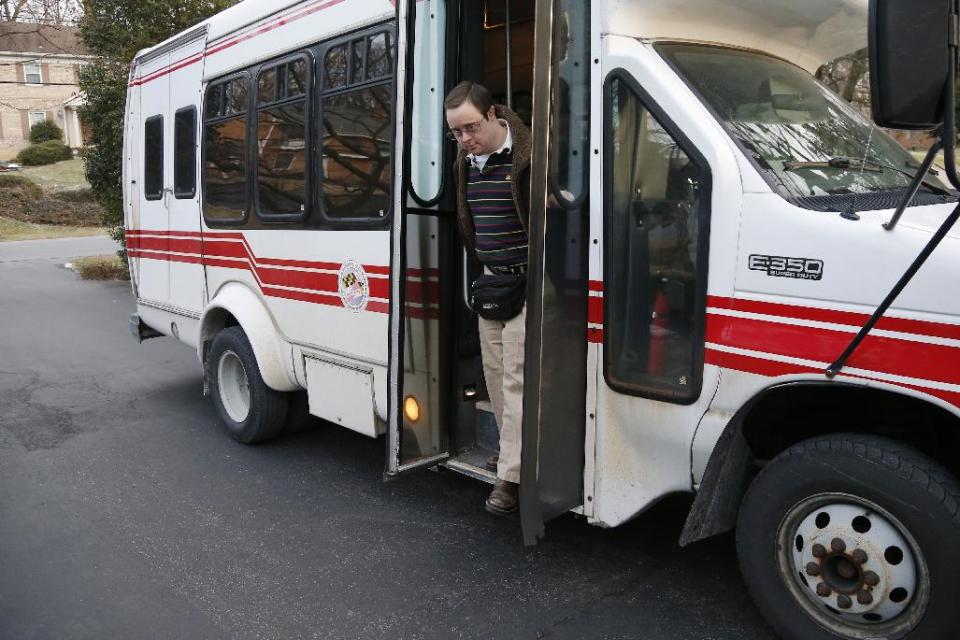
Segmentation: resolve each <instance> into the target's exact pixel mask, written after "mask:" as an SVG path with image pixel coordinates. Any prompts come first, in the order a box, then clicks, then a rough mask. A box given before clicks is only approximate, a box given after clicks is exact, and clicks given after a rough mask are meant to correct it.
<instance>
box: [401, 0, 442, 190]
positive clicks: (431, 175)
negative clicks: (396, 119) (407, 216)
mask: <svg viewBox="0 0 960 640" xmlns="http://www.w3.org/2000/svg"><path fill="white" fill-rule="evenodd" d="M416 11H417V22H416V39H415V40H414V45H413V47H414V52H413V59H414V60H416V61H417V64H416V69H415V71H414V75H413V115H412V122H411V136H410V143H411V148H410V187H411V189H412V191H413V194H414V196H415V197H416V198H417V199H418V200H419V201H420V203H421V204H426V203H429V202H432V201H434V200H436V199H437V196H438V195H439V194H440V183H441V176H442V175H443V171H442V167H441V164H442V162H443V161H442V158H443V134H444V127H443V125H444V122H445V120H444V113H443V97H444V96H443V93H444V91H443V87H444V74H445V72H446V59H447V53H446V23H447V2H446V0H428V1H427V2H421V3H417V4H416Z"/></svg>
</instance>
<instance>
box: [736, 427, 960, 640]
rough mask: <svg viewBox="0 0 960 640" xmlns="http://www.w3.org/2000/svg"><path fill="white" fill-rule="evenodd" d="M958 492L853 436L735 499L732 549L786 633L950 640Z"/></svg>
mask: <svg viewBox="0 0 960 640" xmlns="http://www.w3.org/2000/svg"><path fill="white" fill-rule="evenodd" d="M958 537H960V486H958V484H957V481H956V479H955V478H954V477H953V476H952V475H951V474H950V472H949V471H947V470H946V469H944V468H943V467H942V466H940V465H939V464H938V463H937V462H935V461H933V460H932V459H930V458H928V457H927V456H925V455H923V454H922V453H920V452H919V451H917V450H915V449H913V448H911V447H909V446H906V445H904V444H901V443H898V442H895V441H892V440H887V439H884V438H875V437H870V436H863V435H856V434H841V435H834V436H829V437H823V438H815V439H812V440H807V441H805V442H801V443H800V444H797V445H795V446H793V447H792V448H790V449H788V450H787V451H784V452H783V453H781V454H780V455H779V456H777V457H776V458H774V459H773V460H772V461H771V462H770V463H769V464H768V465H767V466H766V467H765V468H764V469H763V470H762V471H761V472H760V474H759V475H758V476H757V478H756V479H755V480H754V482H753V484H752V485H751V486H750V489H749V490H748V491H747V494H746V496H745V498H744V501H743V504H742V506H741V509H740V516H739V521H738V524H737V553H738V555H739V557H740V566H741V570H742V572H743V576H744V579H745V581H746V583H747V587H748V588H749V590H750V592H751V595H752V596H753V599H754V601H755V602H756V603H757V605H758V607H759V609H760V610H761V612H762V613H763V614H764V615H765V616H766V617H767V618H768V620H770V622H771V624H773V626H774V627H775V628H776V629H777V630H778V631H779V632H780V634H781V635H782V636H783V637H784V638H789V639H794V640H801V639H802V640H836V639H837V638H842V639H844V640H867V639H868V638H889V639H890V640H894V639H899V638H906V637H911V638H925V639H926V638H929V639H930V640H936V639H940V638H943V639H946V638H952V637H955V635H954V634H955V633H956V629H957V628H960V609H958V607H957V602H960V545H956V544H953V542H952V541H955V540H957V539H958Z"/></svg>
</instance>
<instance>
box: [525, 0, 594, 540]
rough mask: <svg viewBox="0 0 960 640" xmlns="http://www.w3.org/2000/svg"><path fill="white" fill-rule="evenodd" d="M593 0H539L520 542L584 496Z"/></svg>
mask: <svg viewBox="0 0 960 640" xmlns="http://www.w3.org/2000/svg"><path fill="white" fill-rule="evenodd" d="M591 4H592V3H591V2H590V0H537V2H536V11H535V17H534V19H535V26H534V41H535V48H534V59H533V126H532V133H533V152H532V158H533V160H532V163H531V194H530V224H529V233H530V263H529V267H528V271H527V277H528V285H527V287H528V288H527V343H526V356H525V357H526V361H525V371H524V401H523V447H522V463H521V464H522V466H521V471H520V515H521V520H522V524H523V536H524V541H525V543H526V544H534V543H535V542H536V541H537V539H538V538H540V537H542V536H543V535H544V523H545V522H546V521H548V520H550V519H552V518H555V517H557V516H559V515H561V514H563V513H566V512H567V511H569V510H570V509H573V508H576V507H578V506H580V505H582V504H583V500H584V490H583V488H584V451H585V439H586V424H587V420H588V416H587V389H588V386H589V385H588V380H587V305H588V300H589V293H588V285H589V280H588V277H589V269H588V248H589V243H590V225H589V208H590V201H591V198H590V189H589V187H590V165H591V163H593V164H596V162H597V160H596V159H595V160H591V158H594V156H595V154H594V153H593V152H592V151H591V149H592V145H591V144H590V143H591V125H590V121H591V118H590V98H591V91H590V86H591V70H592V69H594V68H595V67H598V66H599V65H597V64H595V63H594V60H593V59H592V57H591V56H592V53H591V49H592V47H591V43H592V37H591Z"/></svg>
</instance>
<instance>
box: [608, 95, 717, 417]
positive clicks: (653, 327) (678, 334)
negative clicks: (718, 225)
mask: <svg viewBox="0 0 960 640" xmlns="http://www.w3.org/2000/svg"><path fill="white" fill-rule="evenodd" d="M638 91H639V90H634V87H633V86H632V83H631V82H629V81H628V80H626V79H625V78H624V77H620V76H614V77H613V79H612V80H610V82H609V84H608V98H607V123H606V125H607V131H608V134H607V146H608V150H607V154H608V157H607V176H606V181H607V189H608V195H607V210H606V220H605V227H606V248H607V260H606V263H605V268H604V281H605V287H604V288H605V294H604V295H605V304H606V306H605V310H604V337H605V347H604V374H605V377H606V379H607V383H608V384H609V385H610V386H611V387H612V388H614V389H617V390H618V391H623V392H625V393H632V394H636V395H643V396H646V397H656V398H662V399H666V400H673V401H676V402H692V401H694V400H695V399H696V398H697V397H698V396H699V394H700V380H701V374H702V371H701V369H702V350H703V344H702V338H701V337H699V336H700V332H701V331H702V322H703V321H702V317H703V314H702V304H701V298H702V297H703V296H702V291H701V277H700V276H701V274H702V272H703V271H704V270H705V266H706V265H705V264H703V265H702V264H700V261H701V260H703V259H704V258H703V257H702V255H703V254H702V251H701V249H702V247H701V243H702V242H705V240H706V238H701V228H702V227H701V224H702V221H703V220H704V218H705V216H704V212H703V210H702V207H703V203H702V202H701V193H702V192H705V193H709V189H706V184H707V183H708V181H709V174H708V173H707V172H706V171H705V170H704V169H703V168H702V167H705V166H706V164H705V163H704V162H703V161H702V160H700V159H699V156H697V158H698V159H696V160H695V159H694V158H693V157H692V152H690V151H689V144H687V143H681V142H679V141H678V139H677V136H674V135H671V133H670V131H668V130H667V129H666V128H665V127H664V126H663V124H662V123H661V121H660V120H658V118H656V117H654V116H653V114H651V112H650V111H649V110H648V109H647V108H646V107H645V106H644V103H643V101H642V100H641V98H640V95H639V93H638Z"/></svg>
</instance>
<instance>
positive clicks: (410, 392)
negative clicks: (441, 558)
mask: <svg viewBox="0 0 960 640" xmlns="http://www.w3.org/2000/svg"><path fill="white" fill-rule="evenodd" d="M409 6H410V9H411V10H412V11H414V12H415V15H414V17H413V19H412V21H411V22H412V24H410V25H408V27H410V28H411V30H412V32H413V34H414V36H413V38H414V45H413V52H412V56H411V57H412V61H411V62H412V64H411V67H410V69H411V72H412V75H413V78H412V79H409V80H408V85H407V86H408V87H409V89H410V91H411V93H412V95H411V96H410V103H411V106H412V108H411V112H410V133H409V137H408V138H407V140H408V141H409V142H408V147H409V148H408V153H409V162H410V165H409V176H410V181H409V186H408V193H407V201H406V203H405V204H406V214H405V220H404V222H405V227H406V228H405V230H404V239H403V243H404V251H405V256H404V263H405V264H404V266H403V270H404V272H405V278H404V290H403V298H404V300H405V303H404V317H403V322H402V323H401V326H399V327H397V329H398V330H400V331H401V332H402V333H403V340H402V342H403V343H404V345H403V361H404V362H403V367H402V369H403V372H402V378H403V380H402V387H403V391H402V397H401V398H398V401H399V402H398V412H397V413H398V415H397V416H396V417H397V418H398V419H401V420H402V422H403V427H402V429H401V431H400V433H399V434H397V437H396V438H395V441H394V442H391V449H392V451H391V458H392V461H395V464H394V465H393V466H392V467H391V465H390V464H389V463H388V474H389V473H391V472H394V473H397V472H402V471H403V470H405V469H407V468H413V467H418V466H430V465H432V464H437V463H443V464H445V465H446V466H449V467H452V468H454V469H456V470H457V471H460V472H462V473H465V474H467V475H470V476H472V477H475V478H478V479H481V480H484V481H487V482H490V483H492V482H494V480H495V479H496V468H495V467H493V466H491V465H490V464H488V463H489V462H491V461H492V460H491V459H492V458H494V457H495V456H496V455H497V454H498V448H499V432H498V429H497V425H496V421H495V418H494V416H493V409H492V406H491V405H490V402H489V397H488V394H487V391H486V385H485V380H484V376H483V367H482V360H481V357H480V339H479V332H478V322H477V316H476V314H475V313H473V311H472V310H471V309H470V306H469V287H470V283H471V282H473V281H474V280H475V279H476V278H477V277H479V275H480V273H481V265H480V263H479V262H478V261H477V260H476V258H475V257H474V256H472V255H468V253H467V252H466V251H465V250H464V247H463V243H462V240H461V238H460V234H459V229H458V223H457V214H456V193H455V191H456V189H455V186H454V177H453V161H454V159H455V158H456V153H457V145H456V143H455V142H454V141H452V140H451V139H450V136H449V133H448V131H447V126H446V119H445V111H444V109H443V100H444V98H445V96H446V94H447V92H448V91H449V90H450V89H451V88H452V87H453V86H455V85H456V84H457V83H459V82H460V81H462V80H472V81H475V82H479V83H480V84H483V85H484V86H486V87H487V88H488V89H489V90H490V92H491V93H492V94H493V98H494V102H495V103H496V104H503V105H505V106H507V107H509V108H511V109H513V110H514V111H515V112H516V113H517V115H518V116H519V117H520V119H521V120H522V121H523V122H524V123H525V124H527V125H528V126H529V124H530V123H531V120H532V90H533V18H534V11H535V0H460V1H457V2H452V1H449V0H425V1H424V0H421V1H420V2H410V3H409ZM400 28H403V26H402V25H401V27H400ZM399 373H400V372H399V371H398V375H399ZM414 418H415V419H414Z"/></svg>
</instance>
